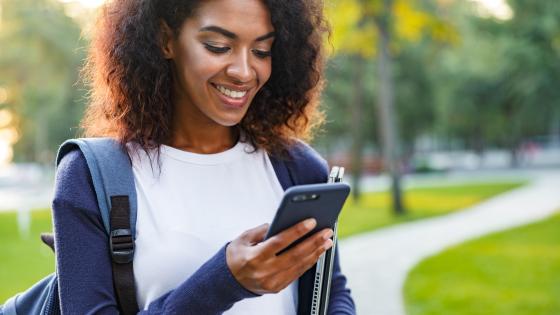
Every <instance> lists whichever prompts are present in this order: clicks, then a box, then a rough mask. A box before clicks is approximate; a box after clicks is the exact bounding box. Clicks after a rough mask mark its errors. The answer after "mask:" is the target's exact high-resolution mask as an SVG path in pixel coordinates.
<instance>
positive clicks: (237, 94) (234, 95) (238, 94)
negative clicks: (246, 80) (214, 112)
mask: <svg viewBox="0 0 560 315" xmlns="http://www.w3.org/2000/svg"><path fill="white" fill-rule="evenodd" d="M216 88H217V89H218V91H220V92H222V94H224V95H226V96H229V97H231V98H242V97H243V96H245V94H247V91H233V90H230V89H228V88H225V87H223V86H221V85H216Z"/></svg>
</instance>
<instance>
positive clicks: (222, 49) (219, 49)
mask: <svg viewBox="0 0 560 315" xmlns="http://www.w3.org/2000/svg"><path fill="white" fill-rule="evenodd" d="M204 47H205V48H206V49H208V51H210V52H213V53H215V54H223V53H226V52H228V51H229V50H230V48H229V47H218V46H214V45H210V44H208V43H204Z"/></svg>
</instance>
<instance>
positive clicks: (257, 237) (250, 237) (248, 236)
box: [241, 223, 269, 245]
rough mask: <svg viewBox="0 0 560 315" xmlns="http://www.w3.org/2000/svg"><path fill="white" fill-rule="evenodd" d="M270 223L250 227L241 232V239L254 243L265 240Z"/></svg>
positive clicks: (247, 242) (246, 242) (244, 241)
mask: <svg viewBox="0 0 560 315" xmlns="http://www.w3.org/2000/svg"><path fill="white" fill-rule="evenodd" d="M268 225H269V224H268V223H265V224H261V225H259V226H257V227H254V228H252V229H249V230H247V231H245V232H243V234H241V239H242V240H243V243H244V244H250V245H254V244H257V243H260V242H262V241H263V240H264V237H265V235H266V231H268Z"/></svg>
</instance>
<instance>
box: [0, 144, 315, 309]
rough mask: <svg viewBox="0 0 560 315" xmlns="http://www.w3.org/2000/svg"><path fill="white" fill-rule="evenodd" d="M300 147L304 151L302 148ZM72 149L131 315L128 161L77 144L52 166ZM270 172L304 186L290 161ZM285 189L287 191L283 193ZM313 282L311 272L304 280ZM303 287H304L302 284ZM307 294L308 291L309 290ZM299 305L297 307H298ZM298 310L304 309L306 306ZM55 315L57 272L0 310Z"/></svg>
mask: <svg viewBox="0 0 560 315" xmlns="http://www.w3.org/2000/svg"><path fill="white" fill-rule="evenodd" d="M304 146H305V145H304ZM74 149H79V150H81V152H82V154H83V155H84V157H85V159H86V162H87V165H88V168H89V171H90V174H91V179H92V181H93V186H94V189H95V193H96V196H97V202H98V205H99V209H100V212H101V217H102V220H103V225H104V227H105V230H106V231H107V235H109V236H110V237H109V243H110V244H109V245H110V246H109V247H110V250H111V258H112V259H111V261H112V269H113V283H114V286H115V293H116V295H117V302H118V304H119V308H120V310H121V313H123V314H136V313H137V312H138V304H137V302H136V289H135V285H134V275H133V268H132V260H133V257H134V239H135V235H136V234H135V227H136V210H137V208H136V207H137V200H136V190H135V185H134V176H133V173H132V167H131V160H130V157H129V156H128V154H127V152H126V151H125V150H123V148H122V146H121V145H120V144H119V143H118V142H117V141H116V140H114V139H111V138H80V139H71V140H67V141H65V142H64V143H63V144H62V145H61V146H60V148H59V151H58V154H57V158H56V165H57V166H58V164H59V163H60V161H61V160H62V158H63V157H64V156H65V155H66V154H67V153H69V152H70V151H72V150H74ZM270 158H271V162H272V165H273V167H274V168H275V169H280V168H283V169H284V170H286V171H287V172H285V173H284V174H287V176H289V179H286V178H285V180H287V181H288V182H291V183H292V184H299V183H305V182H306V181H308V180H309V178H300V177H299V176H298V172H295V171H293V170H292V168H294V167H295V165H294V163H293V162H291V161H285V160H280V159H277V158H274V157H272V156H271V157H270ZM283 188H284V189H286V187H283ZM41 238H42V239H43V241H44V242H45V243H47V244H48V245H49V246H50V247H51V248H53V249H54V246H53V243H52V242H53V238H52V236H50V237H49V236H46V237H45V235H42V237H41ZM304 276H305V277H306V278H309V280H310V281H304V282H310V283H311V282H312V281H311V280H312V278H313V272H312V270H309V271H308V272H307V273H306V275H304ZM302 285H303V283H302ZM309 289H312V288H311V287H309ZM300 302H302V301H300ZM305 304H306V305H302V307H305V308H309V307H310V305H307V304H309V303H305ZM23 314H25V315H59V314H61V311H60V302H59V298H58V281H57V275H56V272H55V273H52V274H50V275H48V276H47V277H45V278H44V279H42V280H40V281H39V282H37V283H36V284H35V285H33V286H32V287H31V288H29V289H28V290H27V291H25V292H22V293H20V294H17V295H16V296H14V297H12V298H10V299H8V300H7V301H6V303H5V304H4V305H0V315H23Z"/></svg>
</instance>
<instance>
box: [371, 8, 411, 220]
mask: <svg viewBox="0 0 560 315" xmlns="http://www.w3.org/2000/svg"><path fill="white" fill-rule="evenodd" d="M392 10H393V2H392V0H384V1H383V7H382V12H381V13H380V14H379V16H378V17H377V19H376V22H377V28H378V31H379V39H378V52H377V67H378V71H379V72H378V75H379V89H378V106H379V113H380V115H379V118H380V122H379V125H380V127H381V139H382V144H383V155H384V160H385V163H384V164H385V167H386V168H388V170H389V173H390V176H391V183H392V185H391V196H392V201H393V211H394V212H395V214H397V215H402V214H404V213H405V208H404V205H403V202H402V193H401V184H400V179H401V170H400V165H399V164H400V163H399V154H398V151H397V150H398V135H397V128H396V126H395V114H394V93H395V92H394V82H393V76H392V69H391V56H390V54H389V44H390V42H391V30H390V28H391V27H390V25H391V16H392Z"/></svg>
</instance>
